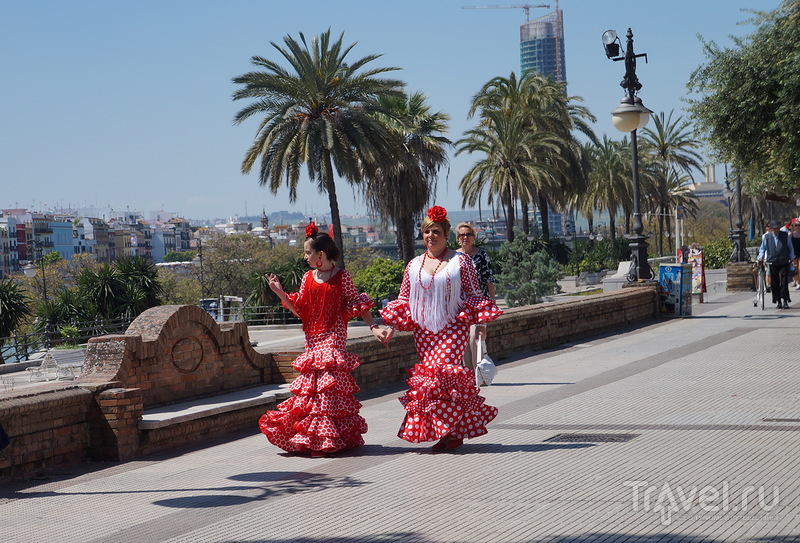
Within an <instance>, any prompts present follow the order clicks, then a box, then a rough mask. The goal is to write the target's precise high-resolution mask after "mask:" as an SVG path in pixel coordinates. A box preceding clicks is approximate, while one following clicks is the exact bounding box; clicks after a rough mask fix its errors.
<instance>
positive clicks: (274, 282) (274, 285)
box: [264, 273, 284, 296]
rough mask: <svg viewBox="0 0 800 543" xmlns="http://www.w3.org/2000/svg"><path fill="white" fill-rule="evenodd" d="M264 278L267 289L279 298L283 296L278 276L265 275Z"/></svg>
mask: <svg viewBox="0 0 800 543" xmlns="http://www.w3.org/2000/svg"><path fill="white" fill-rule="evenodd" d="M264 276H265V277H266V278H267V285H269V289H270V290H271V291H272V292H274V293H275V294H277V295H278V296H280V295H281V294H284V292H283V287H282V286H281V280H280V279H278V276H277V275H275V274H273V273H269V274H267V273H265V274H264Z"/></svg>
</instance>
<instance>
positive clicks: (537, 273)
mask: <svg viewBox="0 0 800 543" xmlns="http://www.w3.org/2000/svg"><path fill="white" fill-rule="evenodd" d="M534 247H536V245H535V244H534V243H532V242H530V241H528V240H527V239H525V237H524V236H519V237H516V238H515V239H514V241H509V242H507V243H504V244H503V245H502V246H501V247H500V251H499V252H498V260H499V261H500V267H501V269H502V271H501V272H500V273H499V274H496V276H495V280H496V284H497V292H498V295H499V296H502V297H504V298H505V300H506V303H508V305H509V307H518V306H521V305H531V304H537V303H540V302H541V301H542V296H547V295H549V294H555V293H557V292H559V290H560V289H561V287H560V286H559V285H558V280H559V279H560V278H561V276H562V273H561V267H560V266H559V264H558V262H556V261H555V259H553V257H552V256H551V255H550V253H548V252H547V251H546V250H544V249H539V250H534Z"/></svg>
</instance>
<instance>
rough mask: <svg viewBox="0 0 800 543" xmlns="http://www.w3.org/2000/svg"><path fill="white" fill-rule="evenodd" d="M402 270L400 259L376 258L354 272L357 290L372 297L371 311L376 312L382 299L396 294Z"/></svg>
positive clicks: (401, 277)
mask: <svg viewBox="0 0 800 543" xmlns="http://www.w3.org/2000/svg"><path fill="white" fill-rule="evenodd" d="M404 270H405V265H404V264H403V263H402V262H400V261H397V260H390V259H388V258H376V259H375V260H373V261H372V263H370V264H369V265H368V266H367V267H366V268H364V269H362V270H360V271H358V272H357V273H356V275H355V277H353V283H355V285H356V289H358V291H359V292H365V293H366V294H367V296H369V297H370V298H372V301H374V302H375V309H374V310H373V312H377V310H378V309H379V308H380V306H381V302H382V301H383V300H384V299H386V298H393V297H396V296H397V292H398V291H399V290H400V283H402V281H403V271H404Z"/></svg>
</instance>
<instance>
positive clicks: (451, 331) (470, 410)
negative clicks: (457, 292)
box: [381, 253, 502, 443]
mask: <svg viewBox="0 0 800 543" xmlns="http://www.w3.org/2000/svg"><path fill="white" fill-rule="evenodd" d="M462 257H463V258H462ZM456 258H459V259H460V261H459V266H458V270H459V277H460V281H461V293H462V295H461V304H460V311H459V313H458V315H457V316H456V317H455V318H454V319H453V321H452V322H450V323H449V324H448V325H447V326H446V327H445V328H444V329H442V330H440V331H439V332H435V333H434V332H431V331H429V330H426V329H424V328H421V327H420V326H419V325H418V324H417V323H415V322H414V320H413V318H412V316H411V308H410V306H409V294H410V291H411V280H412V279H410V277H409V271H408V267H406V271H405V273H404V275H403V283H402V285H401V287H400V295H399V297H398V298H397V299H396V300H394V301H392V302H390V303H389V304H388V305H387V306H386V308H384V309H383V310H382V311H381V316H382V317H383V322H384V324H390V325H392V326H394V327H395V328H397V329H398V330H404V331H411V332H414V345H415V347H416V350H417V355H418V357H419V363H417V364H415V365H414V367H413V368H411V369H410V370H408V373H409V375H410V377H409V378H408V379H407V380H406V383H407V384H408V387H409V390H408V391H407V392H406V393H405V395H404V396H403V397H401V398H400V403H402V404H403V406H404V407H405V409H406V416H405V418H404V420H403V423H402V425H401V426H400V431H399V432H398V434H397V435H398V436H399V437H400V438H402V439H404V440H406V441H410V442H412V443H419V442H424V441H435V440H438V439H441V438H442V437H444V436H446V435H450V436H452V437H454V438H459V439H467V438H471V437H477V436H480V435H483V434H485V433H486V431H487V430H486V425H487V424H488V423H489V422H490V421H492V420H493V419H494V418H495V417H496V416H497V408H496V407H492V406H489V405H486V403H485V402H486V400H485V398H483V396H481V395H480V389H479V388H478V387H476V386H475V374H474V373H473V372H472V370H471V369H469V368H467V367H465V366H462V365H461V359H462V355H463V353H464V348H465V347H466V344H467V341H468V340H469V327H470V325H472V324H477V323H485V322H489V321H492V320H494V319H496V318H497V317H498V316H500V315H501V314H502V310H500V309H499V308H498V307H497V305H495V303H494V302H493V301H492V300H491V299H490V298H488V297H486V296H483V295H480V294H479V292H480V290H479V285H478V277H477V274H476V273H475V268H474V266H473V264H472V261H471V259H470V258H469V257H467V256H466V255H460V253H459V256H457V257H456ZM426 280H427V279H426Z"/></svg>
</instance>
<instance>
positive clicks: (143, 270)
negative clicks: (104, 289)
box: [114, 256, 164, 318]
mask: <svg viewBox="0 0 800 543" xmlns="http://www.w3.org/2000/svg"><path fill="white" fill-rule="evenodd" d="M114 267H116V269H117V271H118V272H119V276H120V279H121V280H122V282H123V283H124V284H125V287H126V288H125V289H124V291H123V292H124V296H123V300H122V302H123V303H122V306H123V307H124V309H123V311H122V313H123V314H125V315H126V316H128V317H130V318H134V317H136V316H137V315H139V313H142V312H143V311H144V310H146V309H149V308H151V307H155V306H157V305H159V303H160V301H159V299H160V297H161V296H162V295H163V294H164V289H163V287H162V286H161V283H160V282H159V280H158V269H157V268H156V265H155V263H154V262H153V261H152V260H151V259H149V258H145V257H143V256H134V257H123V258H118V259H117V260H116V262H114Z"/></svg>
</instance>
